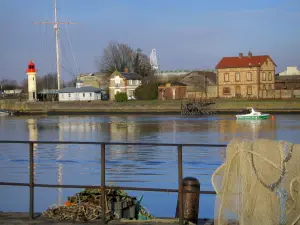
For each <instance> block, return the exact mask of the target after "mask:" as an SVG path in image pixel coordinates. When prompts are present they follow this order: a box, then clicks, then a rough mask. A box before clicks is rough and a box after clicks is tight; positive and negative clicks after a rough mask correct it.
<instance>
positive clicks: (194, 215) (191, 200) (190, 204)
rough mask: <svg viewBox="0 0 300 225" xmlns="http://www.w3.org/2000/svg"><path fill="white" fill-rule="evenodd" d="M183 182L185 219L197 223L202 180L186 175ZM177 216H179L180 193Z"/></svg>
mask: <svg viewBox="0 0 300 225" xmlns="http://www.w3.org/2000/svg"><path fill="white" fill-rule="evenodd" d="M182 183H183V184H182V185H183V187H182V189H183V215H184V219H186V220H188V221H190V222H192V223H194V224H197V223H198V215H199V200H200V182H199V181H198V180H197V179H196V178H194V177H186V178H184V179H183V181H182ZM187 191H188V192H187ZM175 217H176V218H178V217H179V193H178V198H177V207H176V216H175Z"/></svg>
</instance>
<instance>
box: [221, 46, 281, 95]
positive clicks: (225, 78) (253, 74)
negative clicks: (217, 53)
mask: <svg viewBox="0 0 300 225" xmlns="http://www.w3.org/2000/svg"><path fill="white" fill-rule="evenodd" d="M275 67H276V64H275V63H274V61H273V60H272V59H271V57H270V56H268V55H257V56H253V55H252V53H251V52H250V51H249V52H248V55H247V56H243V54H242V53H240V54H239V56H237V57H224V58H222V59H221V61H220V62H219V63H218V64H217V66H216V69H217V84H218V97H220V98H232V97H242V98H245V97H254V98H267V97H268V96H274V89H275Z"/></svg>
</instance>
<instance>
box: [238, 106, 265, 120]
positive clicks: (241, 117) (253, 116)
mask: <svg viewBox="0 0 300 225" xmlns="http://www.w3.org/2000/svg"><path fill="white" fill-rule="evenodd" d="M268 118H269V114H267V113H261V112H256V111H255V110H254V109H253V108H251V112H250V113H248V114H244V115H236V119H238V120H263V119H268Z"/></svg>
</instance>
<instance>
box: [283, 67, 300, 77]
mask: <svg viewBox="0 0 300 225" xmlns="http://www.w3.org/2000/svg"><path fill="white" fill-rule="evenodd" d="M291 75H292V76H294V75H300V70H298V69H297V67H296V66H288V67H287V68H286V70H285V71H283V72H281V73H279V76H291Z"/></svg>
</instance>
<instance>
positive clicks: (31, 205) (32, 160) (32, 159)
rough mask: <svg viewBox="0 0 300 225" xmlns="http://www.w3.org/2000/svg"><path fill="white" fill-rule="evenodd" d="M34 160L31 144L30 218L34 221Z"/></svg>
mask: <svg viewBox="0 0 300 225" xmlns="http://www.w3.org/2000/svg"><path fill="white" fill-rule="evenodd" d="M33 163H34V158H33V142H30V143H29V189H30V193H29V218H30V219H34V165H33Z"/></svg>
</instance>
